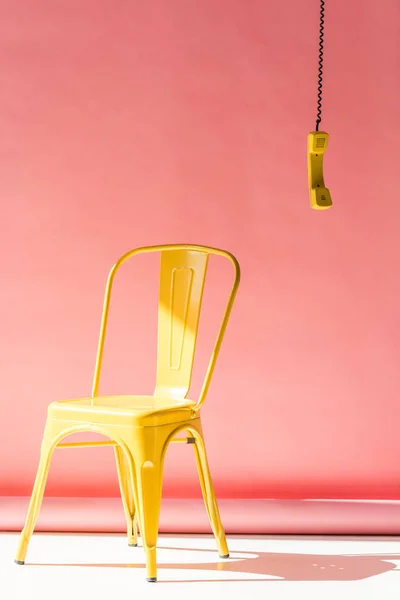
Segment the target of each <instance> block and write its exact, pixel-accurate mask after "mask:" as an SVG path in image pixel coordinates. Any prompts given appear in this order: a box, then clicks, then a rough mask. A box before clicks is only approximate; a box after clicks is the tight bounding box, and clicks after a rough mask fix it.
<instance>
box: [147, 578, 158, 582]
mask: <svg viewBox="0 0 400 600" xmlns="http://www.w3.org/2000/svg"><path fill="white" fill-rule="evenodd" d="M147 581H148V582H149V583H156V581H157V577H147Z"/></svg>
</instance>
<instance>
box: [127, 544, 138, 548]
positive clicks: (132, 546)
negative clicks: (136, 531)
mask: <svg viewBox="0 0 400 600" xmlns="http://www.w3.org/2000/svg"><path fill="white" fill-rule="evenodd" d="M128 546H130V547H131V548H136V547H137V544H128Z"/></svg>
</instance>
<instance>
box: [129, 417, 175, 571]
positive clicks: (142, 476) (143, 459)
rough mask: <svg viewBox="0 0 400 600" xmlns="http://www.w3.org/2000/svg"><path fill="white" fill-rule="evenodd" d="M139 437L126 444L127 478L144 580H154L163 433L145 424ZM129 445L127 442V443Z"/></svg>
mask: <svg viewBox="0 0 400 600" xmlns="http://www.w3.org/2000/svg"><path fill="white" fill-rule="evenodd" d="M144 430H145V431H144V432H143V438H142V439H141V440H140V441H139V440H136V442H135V444H134V447H132V448H129V450H130V452H131V456H132V457H133V459H134V462H133V461H131V463H130V464H131V469H132V473H131V478H132V479H134V481H135V485H134V496H135V504H136V507H137V516H138V520H139V526H140V535H141V538H142V542H143V547H144V550H145V554H146V576H147V581H149V582H155V581H157V538H158V523H159V518H160V510H161V494H162V472H163V451H164V447H165V443H166V440H167V436H166V435H165V434H163V433H161V432H160V431H159V428H157V427H145V428H144ZM127 446H128V447H129V443H128V444H127Z"/></svg>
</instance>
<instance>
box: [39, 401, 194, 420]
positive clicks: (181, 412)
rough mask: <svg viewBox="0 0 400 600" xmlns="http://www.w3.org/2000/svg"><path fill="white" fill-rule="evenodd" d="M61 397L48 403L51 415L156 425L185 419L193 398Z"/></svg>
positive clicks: (188, 415) (190, 409) (51, 416)
mask: <svg viewBox="0 0 400 600" xmlns="http://www.w3.org/2000/svg"><path fill="white" fill-rule="evenodd" d="M92 401H93V399H92V398H77V399H75V400H62V401H59V402H52V403H51V404H50V405H49V410H48V416H49V418H51V419H65V420H68V421H84V422H85V423H93V424H95V423H107V424H108V425H131V426H156V425H167V424H171V423H180V422H182V421H188V420H189V419H190V418H191V415H192V409H193V407H194V406H195V404H196V403H195V402H193V401H192V400H187V399H182V400H177V399H174V398H165V397H161V396H97V397H96V398H95V404H94V405H92Z"/></svg>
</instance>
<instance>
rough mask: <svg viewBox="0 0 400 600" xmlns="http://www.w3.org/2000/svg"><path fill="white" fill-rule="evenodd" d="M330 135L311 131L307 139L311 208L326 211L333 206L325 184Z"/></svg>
mask: <svg viewBox="0 0 400 600" xmlns="http://www.w3.org/2000/svg"><path fill="white" fill-rule="evenodd" d="M328 139H329V134H328V133H326V132H325V131H311V133H309V134H308V137H307V155H308V185H309V188H310V203H311V208H314V209H315V210H326V209H327V208H330V207H331V206H332V199H331V194H330V191H329V190H328V188H326V187H325V183H324V171H323V159H324V153H325V150H326V147H327V145H328Z"/></svg>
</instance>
